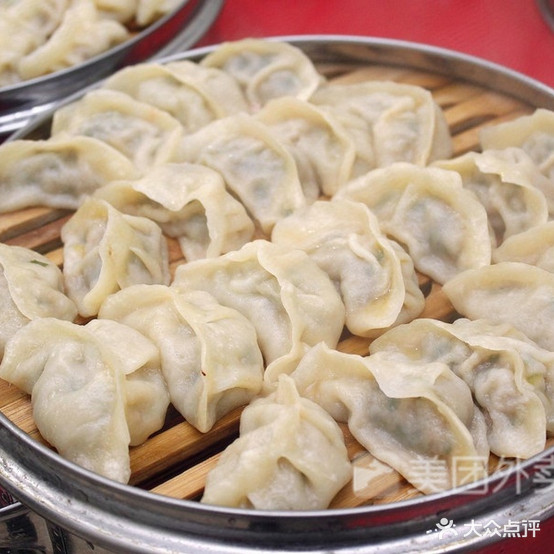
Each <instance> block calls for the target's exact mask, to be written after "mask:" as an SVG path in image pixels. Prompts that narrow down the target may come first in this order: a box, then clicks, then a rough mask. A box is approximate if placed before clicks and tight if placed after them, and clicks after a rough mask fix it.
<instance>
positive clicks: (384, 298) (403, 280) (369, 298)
mask: <svg viewBox="0 0 554 554" xmlns="http://www.w3.org/2000/svg"><path fill="white" fill-rule="evenodd" d="M271 240H272V241H273V242H274V243H275V244H279V245H282V246H286V247H288V248H300V249H302V250H304V251H305V252H306V253H307V254H308V255H309V256H310V258H311V259H313V260H314V261H315V262H316V263H317V264H318V266H319V267H321V269H323V270H324V271H325V272H326V273H327V274H328V275H329V276H330V277H331V279H332V280H333V282H334V283H335V286H336V287H337V290H338V291H339V292H340V295H341V298H342V300H343V302H344V305H345V308H346V326H347V327H348V329H349V331H350V332H352V333H354V334H356V335H360V336H374V335H375V334H378V332H380V331H383V330H384V329H386V328H388V327H390V326H392V325H396V324H398V323H402V322H405V321H410V320H411V319H413V318H414V317H416V316H417V315H419V313H420V312H421V311H422V310H423V307H424V305H425V299H424V296H423V293H422V292H421V290H420V288H419V285H418V281H417V276H416V274H415V271H414V267H413V263H412V262H411V259H410V258H409V256H408V255H407V254H406V252H405V251H404V250H403V249H402V248H401V247H400V246H399V245H398V244H396V243H394V242H393V241H391V240H389V239H388V238H387V237H386V236H385V235H384V234H383V233H382V232H381V230H380V228H379V224H378V222H377V218H376V217H375V216H374V215H373V214H372V213H371V212H370V211H369V209H368V208H367V207H366V206H365V205H364V204H362V203H361V202H353V201H351V200H342V199H335V200H332V201H330V202H326V201H317V202H315V203H314V204H311V205H310V206H308V207H307V208H305V209H303V210H298V211H297V212H295V213H294V214H292V215H290V216H288V217H286V218H284V219H282V220H281V221H279V222H277V224H276V225H275V227H274V228H273V232H272V235H271Z"/></svg>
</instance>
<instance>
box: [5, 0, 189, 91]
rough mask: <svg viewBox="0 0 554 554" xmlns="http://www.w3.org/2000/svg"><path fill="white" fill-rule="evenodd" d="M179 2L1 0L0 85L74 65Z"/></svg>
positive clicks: (152, 0) (7, 84)
mask: <svg viewBox="0 0 554 554" xmlns="http://www.w3.org/2000/svg"><path fill="white" fill-rule="evenodd" d="M180 2H182V0H2V1H1V2H0V87H6V86H10V85H14V84H17V83H20V82H22V81H27V80H29V79H34V78H36V77H41V76H43V75H47V74H50V73H54V72H56V71H60V70H62V69H67V68H69V67H73V66H76V65H79V64H81V63H83V62H85V61H86V60H88V59H90V58H93V57H94V56H96V55H98V54H101V53H102V52H105V51H106V50H109V49H110V48H113V47H115V46H117V45H118V44H121V43H122V42H125V41H126V40H129V39H130V38H132V37H133V34H134V33H136V31H137V30H140V29H144V28H145V27H147V26H148V25H150V24H151V23H153V22H154V21H156V20H157V19H158V18H160V17H161V16H163V15H165V14H166V13H169V12H170V11H171V10H173V9H175V8H176V7H177V5H178V4H179V3H180Z"/></svg>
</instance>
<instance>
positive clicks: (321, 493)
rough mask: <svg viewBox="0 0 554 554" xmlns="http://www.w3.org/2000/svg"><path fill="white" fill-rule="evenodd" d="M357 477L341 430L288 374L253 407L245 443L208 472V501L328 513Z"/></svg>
mask: <svg viewBox="0 0 554 554" xmlns="http://www.w3.org/2000/svg"><path fill="white" fill-rule="evenodd" d="M351 477H352V466H351V464H350V460H349V459H348V453H347V450H346V446H345V445H344V438H343V435H342V431H341V429H340V427H339V426H338V425H337V423H335V421H333V419H332V418H331V417H330V416H329V415H328V414H327V413H326V412H325V411H324V410H323V409H322V408H320V407H319V406H318V405H317V404H315V403H314V402H312V401H310V400H308V399H306V398H302V397H301V396H300V395H299V394H298V392H297V390H296V387H295V384H294V381H293V380H292V379H290V378H289V377H287V376H286V375H282V376H281V378H280V379H279V383H278V385H277V389H276V391H275V392H274V393H272V394H270V395H269V396H267V397H265V398H259V399H257V400H255V401H253V402H252V403H251V404H250V405H249V406H247V407H246V408H245V409H244V411H243V413H242V416H241V420H240V433H239V438H238V439H236V440H235V441H234V442H233V443H231V444H230V445H229V446H228V447H227V448H226V449H225V450H224V451H223V453H222V455H221V457H220V459H219V460H218V463H217V465H216V466H215V467H214V468H213V469H212V470H211V471H210V472H209V473H208V475H207V478H206V486H205V489H204V495H203V496H202V502H203V503H204V504H216V505H220V506H230V507H236V508H255V509H261V510H322V509H325V508H327V507H328V506H329V503H330V502H331V500H332V499H333V497H334V496H335V495H336V494H337V492H338V491H339V490H340V489H341V488H342V487H343V486H344V485H346V483H348V481H350V479H351Z"/></svg>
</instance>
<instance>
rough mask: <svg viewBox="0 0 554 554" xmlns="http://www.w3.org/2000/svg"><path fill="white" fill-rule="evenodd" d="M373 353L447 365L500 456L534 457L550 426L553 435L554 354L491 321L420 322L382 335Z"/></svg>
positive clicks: (422, 320)
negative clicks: (465, 387)
mask: <svg viewBox="0 0 554 554" xmlns="http://www.w3.org/2000/svg"><path fill="white" fill-rule="evenodd" d="M370 352H371V353H372V354H373V353H375V352H381V353H383V354H387V353H390V354H392V355H395V356H396V355H400V356H401V357H403V358H406V359H407V360H410V361H417V362H422V363H426V362H427V363H434V362H437V361H440V362H443V363H445V364H447V365H448V366H449V367H450V368H451V369H452V370H453V371H454V373H456V375H458V376H459V377H460V378H462V379H463V380H464V381H465V382H466V383H467V385H468V386H469V388H470V389H471V391H472V393H473V396H474V399H475V401H476V403H477V405H478V406H479V407H480V409H481V410H482V412H483V413H484V415H485V418H486V421H487V427H488V432H487V440H488V442H489V445H490V448H491V451H492V452H494V453H495V454H497V455H498V456H501V457H504V456H505V457H516V458H530V457H531V456H534V455H535V454H537V453H539V452H541V451H542V450H543V449H544V446H545V441H546V434H547V427H548V428H549V429H550V431H551V432H552V431H554V428H553V427H552V424H553V423H554V402H553V401H554V391H553V390H548V389H550V388H551V384H552V377H553V376H554V354H551V353H548V352H546V351H542V350H541V349H540V348H539V347H538V346H536V345H532V344H531V343H530V341H526V340H521V339H519V338H518V337H517V336H516V335H514V334H512V336H510V335H509V332H508V334H507V336H502V334H501V333H500V330H498V331H496V332H494V331H492V326H491V325H489V324H488V323H487V322H483V321H482V320H477V321H469V320H459V321H458V322H456V323H454V324H450V323H445V322H442V321H437V320H432V319H425V318H424V319H417V320H415V321H412V322H411V323H409V324H406V325H402V326H400V327H397V328H395V329H392V330H390V331H388V332H387V333H385V334H384V335H381V336H380V337H379V338H377V339H376V340H375V341H373V343H372V344H371V346H370ZM547 373H548V374H549V375H547Z"/></svg>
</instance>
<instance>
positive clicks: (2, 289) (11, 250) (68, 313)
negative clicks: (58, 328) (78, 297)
mask: <svg viewBox="0 0 554 554" xmlns="http://www.w3.org/2000/svg"><path fill="white" fill-rule="evenodd" d="M31 291H32V292H31ZM76 316H77V307H76V306H75V304H74V303H73V301H72V300H70V299H69V298H68V297H67V296H66V294H65V291H64V284H63V276H62V272H61V270H60V269H59V268H58V266H57V265H56V264H54V263H53V262H52V261H50V260H49V259H48V258H47V257H46V256H43V255H42V254H38V253H37V252H34V251H33V250H30V249H28V248H23V247H21V246H10V245H7V244H3V243H0V359H1V357H2V352H3V351H4V345H5V344H6V341H7V340H8V339H9V338H10V337H11V336H13V335H14V334H15V333H16V332H17V330H18V329H20V328H21V327H23V326H25V325H26V324H27V323H28V322H29V321H31V320H33V319H38V318H42V317H55V318H58V319H64V320H68V321H73V320H74V319H75V317H76Z"/></svg>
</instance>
